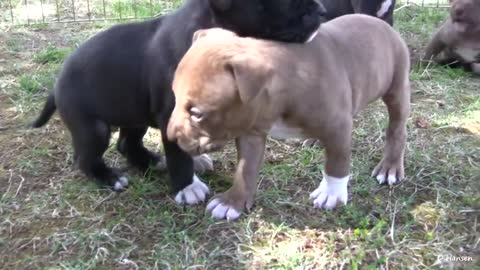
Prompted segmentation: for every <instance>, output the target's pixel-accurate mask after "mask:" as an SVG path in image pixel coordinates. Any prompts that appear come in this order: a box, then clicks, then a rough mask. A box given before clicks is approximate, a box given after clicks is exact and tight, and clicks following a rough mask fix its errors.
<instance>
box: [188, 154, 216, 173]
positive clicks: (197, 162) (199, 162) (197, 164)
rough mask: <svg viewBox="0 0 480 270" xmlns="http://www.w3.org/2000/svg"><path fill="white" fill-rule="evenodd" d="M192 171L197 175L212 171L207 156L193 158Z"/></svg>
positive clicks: (209, 159)
mask: <svg viewBox="0 0 480 270" xmlns="http://www.w3.org/2000/svg"><path fill="white" fill-rule="evenodd" d="M193 169H194V170H195V171H196V172H198V173H204V172H206V171H213V160H212V159H211V158H210V157H209V156H208V155H207V154H202V155H199V156H196V157H193Z"/></svg>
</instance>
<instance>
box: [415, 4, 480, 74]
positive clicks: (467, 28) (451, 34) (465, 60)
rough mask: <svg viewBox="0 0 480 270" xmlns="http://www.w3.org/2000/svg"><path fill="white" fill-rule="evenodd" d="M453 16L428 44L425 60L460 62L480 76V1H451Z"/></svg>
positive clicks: (423, 58)
mask: <svg viewBox="0 0 480 270" xmlns="http://www.w3.org/2000/svg"><path fill="white" fill-rule="evenodd" d="M450 3H451V8H450V17H449V18H448V19H447V21H446V22H445V23H444V24H443V25H442V26H441V27H440V28H439V29H438V31H437V32H436V33H435V34H434V36H433V38H432V40H431V41H430V42H429V43H428V45H427V47H426V49H425V52H424V55H423V57H422V60H423V61H429V60H433V61H435V62H437V63H439V64H442V65H444V64H450V63H454V62H459V63H461V64H467V65H470V67H471V68H472V70H473V71H474V72H475V73H477V74H480V64H479V63H480V0H450Z"/></svg>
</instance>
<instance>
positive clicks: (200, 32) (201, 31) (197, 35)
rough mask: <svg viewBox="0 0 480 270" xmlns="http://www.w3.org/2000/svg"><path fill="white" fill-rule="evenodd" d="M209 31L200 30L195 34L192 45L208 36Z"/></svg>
mask: <svg viewBox="0 0 480 270" xmlns="http://www.w3.org/2000/svg"><path fill="white" fill-rule="evenodd" d="M207 31H208V30H207V29H200V30H197V31H195V32H194V33H193V37H192V43H194V42H195V41H197V40H198V39H199V38H203V37H205V36H207Z"/></svg>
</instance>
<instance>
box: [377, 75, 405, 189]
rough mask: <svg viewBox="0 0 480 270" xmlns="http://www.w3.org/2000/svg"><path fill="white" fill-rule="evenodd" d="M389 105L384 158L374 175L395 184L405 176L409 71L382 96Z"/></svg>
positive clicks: (378, 179) (381, 182)
mask: <svg viewBox="0 0 480 270" xmlns="http://www.w3.org/2000/svg"><path fill="white" fill-rule="evenodd" d="M382 99H383V102H384V103H385V105H386V106H387V109H388V116H389V123H388V127H387V131H386V143H385V150H384V154H383V158H382V160H381V161H380V163H379V164H378V165H377V166H376V167H375V169H374V170H373V173H372V176H373V177H376V178H377V181H378V182H379V183H380V184H383V183H386V182H388V184H390V185H393V184H395V183H396V182H397V181H399V180H402V179H403V178H404V177H405V172H404V165H403V163H404V154H405V146H406V143H407V120H408V117H409V114H410V83H409V81H408V73H407V72H406V74H405V78H404V79H402V80H401V81H399V82H398V83H394V84H393V87H392V88H391V89H390V90H389V91H388V92H387V94H386V95H384V96H383V97H382Z"/></svg>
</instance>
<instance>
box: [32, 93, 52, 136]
mask: <svg viewBox="0 0 480 270" xmlns="http://www.w3.org/2000/svg"><path fill="white" fill-rule="evenodd" d="M56 109H57V106H56V105H55V95H54V94H53V93H50V95H49V96H48V98H47V102H46V103H45V106H43V110H42V112H41V113H40V116H38V118H37V119H36V120H35V121H33V123H32V124H31V125H30V126H31V127H33V128H38V127H41V126H43V125H45V124H46V123H47V122H48V120H50V118H51V117H52V115H53V113H54V112H55V110H56Z"/></svg>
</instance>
